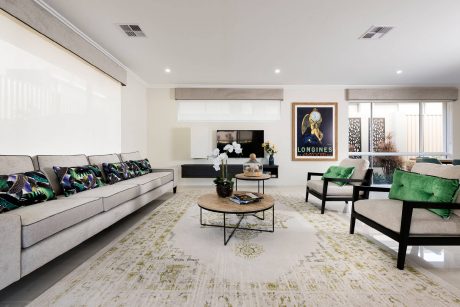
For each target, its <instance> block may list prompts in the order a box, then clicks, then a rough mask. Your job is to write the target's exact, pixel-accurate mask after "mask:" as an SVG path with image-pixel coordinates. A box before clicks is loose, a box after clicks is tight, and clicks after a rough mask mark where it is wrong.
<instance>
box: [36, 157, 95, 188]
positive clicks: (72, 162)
mask: <svg viewBox="0 0 460 307" xmlns="http://www.w3.org/2000/svg"><path fill="white" fill-rule="evenodd" d="M37 162H38V167H39V169H40V170H42V171H43V172H44V173H45V174H46V176H47V177H48V179H49V181H50V183H51V186H52V187H53V190H54V192H56V194H57V195H61V194H62V193H63V191H62V189H61V185H60V184H59V180H58V178H57V176H56V174H55V173H54V170H53V166H60V165H63V166H83V165H88V158H87V157H86V156H85V155H38V156H37Z"/></svg>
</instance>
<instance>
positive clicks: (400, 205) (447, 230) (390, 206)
mask: <svg viewBox="0 0 460 307" xmlns="http://www.w3.org/2000/svg"><path fill="white" fill-rule="evenodd" d="M389 191H390V188H384V187H366V186H355V187H354V188H353V204H352V210H351V220H350V234H353V233H354V231H355V223H356V219H358V220H360V221H361V222H363V223H365V224H367V225H368V226H370V227H372V228H374V229H376V230H378V231H379V232H381V233H383V234H385V235H387V236H388V237H390V238H392V239H393V240H395V241H397V242H398V243H399V248H398V260H397V268H398V269H400V270H403V269H404V263H405V260H406V251H407V246H409V245H460V231H459V230H458V226H457V225H456V224H457V223H460V217H458V216H456V215H454V216H453V220H451V221H450V223H451V224H447V223H445V221H444V220H443V219H442V218H440V217H439V216H436V215H434V214H432V213H431V212H429V211H426V210H423V211H418V212H417V215H414V211H415V210H419V209H460V204H458V203H434V202H417V201H398V200H383V201H382V199H371V200H365V201H363V200H362V199H361V198H360V194H361V193H362V192H364V193H369V192H389ZM383 202H386V203H383ZM389 202H391V203H389ZM366 209H367V210H366ZM369 209H370V210H369ZM379 209H383V210H379ZM382 211H385V212H386V213H387V215H388V216H379V215H378V214H379V213H381V212H382ZM395 217H398V218H399V217H400V223H399V225H395V224H394V223H393V222H392V221H391V219H393V218H395ZM436 226H439V227H437V228H436V229H437V230H436V231H435V232H436V233H435V232H433V233H430V231H429V228H430V227H431V229H434V227H436ZM411 227H412V228H416V231H415V232H412V231H411ZM421 229H423V230H422V231H421ZM440 232H443V233H440Z"/></svg>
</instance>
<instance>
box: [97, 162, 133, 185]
mask: <svg viewBox="0 0 460 307" xmlns="http://www.w3.org/2000/svg"><path fill="white" fill-rule="evenodd" d="M102 169H103V170H104V173H105V178H106V179H107V183H109V184H114V183H117V182H119V181H122V180H126V179H130V178H132V175H131V173H130V171H129V168H128V165H127V164H126V162H119V163H102Z"/></svg>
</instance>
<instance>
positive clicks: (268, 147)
mask: <svg viewBox="0 0 460 307" xmlns="http://www.w3.org/2000/svg"><path fill="white" fill-rule="evenodd" d="M262 147H263V148H264V150H265V152H266V153H268V155H269V157H268V165H275V158H274V157H273V155H274V154H276V153H277V152H278V150H277V149H276V145H275V144H273V143H270V141H266V142H265V143H263V144H262Z"/></svg>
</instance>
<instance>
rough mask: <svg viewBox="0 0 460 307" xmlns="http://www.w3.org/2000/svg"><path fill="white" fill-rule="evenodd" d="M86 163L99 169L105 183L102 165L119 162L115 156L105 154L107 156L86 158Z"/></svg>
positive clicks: (118, 158)
mask: <svg viewBox="0 0 460 307" xmlns="http://www.w3.org/2000/svg"><path fill="white" fill-rule="evenodd" d="M88 161H89V163H90V164H92V165H97V167H99V169H100V170H101V171H102V177H103V178H104V181H107V178H106V177H105V173H104V170H103V168H102V163H118V162H121V160H120V157H119V156H118V155H117V154H107V155H92V156H88Z"/></svg>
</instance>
